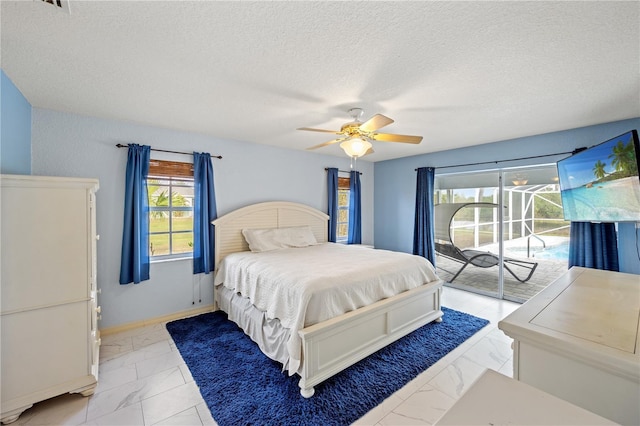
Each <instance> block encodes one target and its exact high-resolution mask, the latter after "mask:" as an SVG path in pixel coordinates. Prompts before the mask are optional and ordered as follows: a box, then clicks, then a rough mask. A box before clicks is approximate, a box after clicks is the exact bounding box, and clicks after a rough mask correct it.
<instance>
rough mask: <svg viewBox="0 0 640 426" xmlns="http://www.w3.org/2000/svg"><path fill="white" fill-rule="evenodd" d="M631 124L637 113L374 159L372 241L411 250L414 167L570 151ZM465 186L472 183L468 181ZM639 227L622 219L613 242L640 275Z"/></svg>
mask: <svg viewBox="0 0 640 426" xmlns="http://www.w3.org/2000/svg"><path fill="white" fill-rule="evenodd" d="M631 129H640V118H634V119H630V120H623V121H617V122H613V123H606V124H600V125H596V126H589V127H583V128H579V129H573V130H566V131H561V132H554V133H547V134H543V135H537V136H531V137H526V138H519V139H513V140H508V141H502V142H495V143H491V144H485V145H480V146H474V147H469V148H461V149H453V150H449V151H440V152H436V153H432V154H425V155H417V156H413V157H407V158H401V159H397V160H389V161H382V162H378V163H376V164H375V182H376V186H375V189H374V215H375V225H374V240H375V245H376V247H377V248H385V249H389V250H398V251H404V252H407V253H410V252H411V251H412V249H413V222H414V208H415V196H416V194H415V188H416V172H415V169H416V168H418V167H427V166H431V167H436V174H437V173H438V167H443V166H450V165H458V164H470V163H479V162H487V161H489V162H497V161H500V160H509V159H513V158H522V157H532V156H539V155H546V154H555V153H559V152H570V151H573V150H574V149H575V148H579V147H589V146H592V145H595V144H597V143H600V142H603V141H605V140H607V139H610V138H612V137H614V136H617V135H619V134H622V133H624V132H627V131H629V130H631ZM423 143H425V142H423ZM426 143H428V142H426ZM566 156H567V155H559V156H552V157H545V158H538V159H531V160H521V161H507V162H500V163H498V164H495V163H494V164H484V165H476V166H466V167H454V168H447V169H446V173H451V172H462V171H472V170H483V169H496V168H499V167H503V168H505V167H516V166H525V165H535V164H544V163H547V164H549V163H555V162H556V161H558V160H559V159H561V158H564V157H566ZM441 170H444V169H441ZM470 186H473V185H472V184H471V183H470ZM638 232H639V231H638V230H637V229H635V228H634V225H633V224H624V225H623V226H621V227H620V228H619V232H618V240H619V241H618V247H619V250H620V263H621V270H623V271H624V272H631V273H636V274H640V259H638V254H637V250H636V249H637V248H636V245H637V244H638V242H637V241H638V239H637V236H636V234H637V233H638Z"/></svg>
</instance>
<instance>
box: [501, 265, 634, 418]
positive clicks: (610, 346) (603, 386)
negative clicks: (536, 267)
mask: <svg viewBox="0 0 640 426" xmlns="http://www.w3.org/2000/svg"><path fill="white" fill-rule="evenodd" d="M498 327H499V328H500V329H502V330H503V331H504V332H505V334H507V335H508V336H510V337H512V338H513V339H514V342H513V367H514V369H513V377H514V378H516V379H518V380H521V381H523V382H525V383H528V384H530V385H532V386H535V387H537V388H538V389H541V390H543V391H545V392H548V393H550V394H552V395H555V396H557V397H559V398H562V399H564V400H566V401H569V402H571V403H573V404H575V405H577V406H580V407H582V408H585V409H587V410H589V411H592V412H594V413H597V414H599V415H600V416H602V417H606V418H608V419H610V420H613V421H615V422H617V423H621V424H630V425H638V424H640V406H639V401H640V339H639V337H640V336H639V329H640V276H638V275H634V274H624V273H619V272H609V271H601V270H596V269H587V268H579V267H573V268H571V269H570V270H569V271H567V272H566V273H565V274H564V275H562V276H561V277H559V278H558V279H557V280H556V281H554V282H553V283H551V284H550V285H549V286H548V287H547V288H545V289H544V290H543V291H541V292H540V293H538V294H537V295H536V296H534V297H533V298H531V299H530V300H529V301H528V302H527V303H525V304H524V305H522V306H521V307H520V308H518V309H517V310H516V311H515V312H513V313H512V314H511V315H509V316H507V317H506V318H505V319H504V320H502V321H501V322H500V323H499V324H498Z"/></svg>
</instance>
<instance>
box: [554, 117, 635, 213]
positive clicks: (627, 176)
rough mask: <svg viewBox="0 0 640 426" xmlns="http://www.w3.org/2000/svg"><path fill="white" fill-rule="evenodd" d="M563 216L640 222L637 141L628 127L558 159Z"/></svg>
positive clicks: (633, 131)
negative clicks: (610, 137)
mask: <svg viewBox="0 0 640 426" xmlns="http://www.w3.org/2000/svg"><path fill="white" fill-rule="evenodd" d="M557 166H558V178H559V183H560V194H561V196H562V207H563V210H564V219H565V220H570V221H573V222H640V177H639V176H638V168H639V167H640V144H639V143H638V132H637V131H636V130H631V131H630V132H627V133H625V134H622V135H620V136H617V137H615V138H613V139H610V140H608V141H606V142H602V143H601V144H598V145H595V146H592V147H590V148H587V149H585V150H583V151H580V152H579V153H577V154H574V155H572V156H571V157H567V158H565V159H563V160H560V161H558V163H557Z"/></svg>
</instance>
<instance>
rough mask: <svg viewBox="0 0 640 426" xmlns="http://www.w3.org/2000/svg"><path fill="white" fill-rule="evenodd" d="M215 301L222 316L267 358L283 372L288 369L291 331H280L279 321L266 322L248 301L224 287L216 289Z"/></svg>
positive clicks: (264, 316)
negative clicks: (225, 316)
mask: <svg viewBox="0 0 640 426" xmlns="http://www.w3.org/2000/svg"><path fill="white" fill-rule="evenodd" d="M215 300H216V303H217V305H218V309H220V310H221V311H223V312H225V313H226V314H227V315H228V316H229V319H230V320H231V321H233V322H234V323H236V324H237V325H238V327H240V328H241V329H242V330H243V331H244V332H245V334H246V335H247V336H249V337H250V338H251V340H253V341H254V342H255V343H256V344H257V345H258V347H259V348H260V350H261V351H262V352H263V353H264V354H265V355H266V356H268V357H269V358H271V359H272V360H274V361H277V362H279V363H281V364H282V366H283V367H282V368H283V370H286V369H287V367H288V365H289V353H288V352H287V342H288V341H289V336H290V335H291V331H290V330H289V329H288V328H285V327H283V326H282V324H280V320H278V319H277V318H276V319H271V318H267V317H266V313H265V312H263V311H260V310H259V309H258V308H256V307H255V306H254V305H253V304H252V303H251V302H250V301H249V299H248V298H246V297H243V296H241V295H240V294H238V293H236V292H234V291H233V290H230V289H228V288H226V287H225V286H224V285H219V286H216V291H215Z"/></svg>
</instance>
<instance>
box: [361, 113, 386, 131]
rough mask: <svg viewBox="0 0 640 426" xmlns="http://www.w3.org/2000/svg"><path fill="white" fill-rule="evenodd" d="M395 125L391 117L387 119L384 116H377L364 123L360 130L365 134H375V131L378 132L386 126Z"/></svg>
mask: <svg viewBox="0 0 640 426" xmlns="http://www.w3.org/2000/svg"><path fill="white" fill-rule="evenodd" d="M391 123H393V120H392V119H390V118H389V117H386V116H384V115H382V114H376V115H374V116H373V117H371V118H370V119H368V120H367V121H365V122H364V123H362V124H361V125H360V130H363V131H365V132H373V131H374V130H378V129H380V128H382V127H384V126H388V125H389V124H391Z"/></svg>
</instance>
